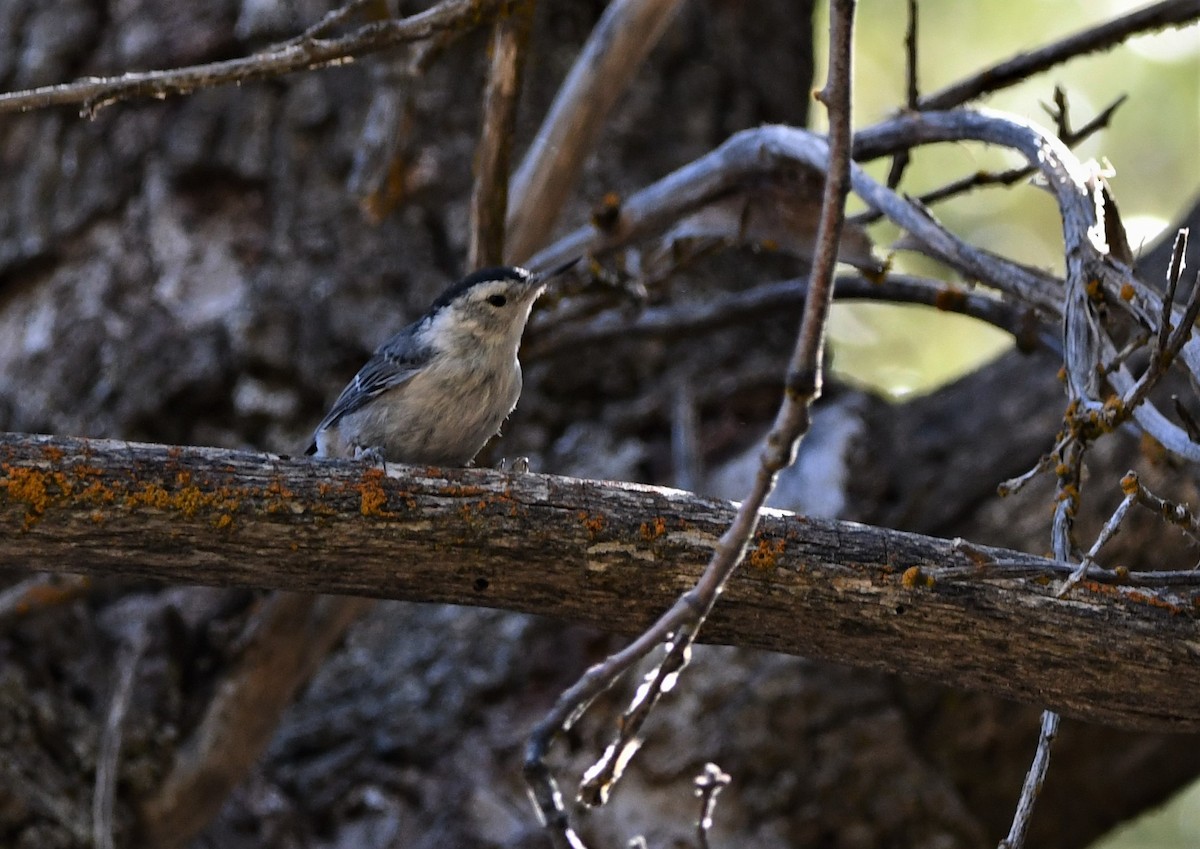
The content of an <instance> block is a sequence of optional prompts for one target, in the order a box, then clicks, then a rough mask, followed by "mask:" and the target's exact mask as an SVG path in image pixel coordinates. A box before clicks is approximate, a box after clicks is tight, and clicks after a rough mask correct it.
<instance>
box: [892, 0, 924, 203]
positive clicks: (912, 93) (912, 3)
mask: <svg viewBox="0 0 1200 849" xmlns="http://www.w3.org/2000/svg"><path fill="white" fill-rule="evenodd" d="M918 10H919V4H918V0H908V28H907V29H906V30H905V32H904V81H905V86H904V106H905V108H906V109H913V110H915V109H916V108H917V102H918V99H919V98H920V96H921V91H920V87H919V86H918V84H917V71H918V66H919V63H918V59H917V56H918V54H917V21H918ZM911 158H912V157H911V155H910V154H909V152H908V151H907V150H902V151H900V152H899V153H897V154H896V156H895V157H893V159H892V167H891V170H889V171H888V177H887V187H888V188H889V189H894V188H896V187H897V186H899V185H900V180H901V178H903V176H904V170H905V169H906V168H908V163H909V161H910V160H911Z"/></svg>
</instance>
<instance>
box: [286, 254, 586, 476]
mask: <svg viewBox="0 0 1200 849" xmlns="http://www.w3.org/2000/svg"><path fill="white" fill-rule="evenodd" d="M574 264H575V263H574V261H572V262H571V263H568V264H567V265H564V266H561V267H559V268H556V269H554V270H553V271H550V272H546V273H543V274H535V273H533V272H530V271H527V270H525V269H524V268H514V267H503V268H485V269H483V270H482V271H476V272H474V273H473V274H469V275H467V276H466V277H464V278H463V279H462V280H461V281H459V282H458V283H456V284H455V285H453V286H451V287H450V288H449V289H447V290H446V291H445V292H444V293H442V295H441V296H440V297H439V298H438V299H437V300H436V301H434V302H433V305H432V306H431V307H430V308H429V311H428V312H426V313H425V315H423V316H421V317H420V318H419V319H417V320H416V321H414V322H413V323H412V324H410V325H408V326H407V327H405V328H404V329H403V330H401V331H400V332H399V333H397V334H396V335H395V336H392V337H391V338H390V339H388V340H387V341H386V342H384V343H383V344H382V345H380V346H379V348H378V349H377V350H376V351H375V354H374V355H373V356H372V357H371V359H369V360H368V361H367V364H366V365H364V366H363V367H362V368H361V369H360V370H359V372H358V374H356V375H355V376H354V379H353V380H351V381H350V383H349V384H347V386H346V388H345V389H343V390H342V394H341V395H339V396H338V398H337V400H336V401H334V403H333V407H332V408H331V409H330V410H329V412H328V413H327V414H326V416H325V418H324V419H322V420H321V423H320V424H319V425H317V429H316V431H315V432H314V433H313V438H312V444H310V445H309V447H308V450H307V451H306V452H305V453H306V454H316V455H317V456H318V457H361V456H367V457H373V458H376V459H380V460H391V461H392V462H397V463H428V464H430V465H435V466H461V465H464V464H466V463H468V462H470V460H471V459H472V458H473V457H474V456H475V455H476V454H478V453H479V449H481V448H483V446H484V445H485V444H486V443H487V441H488V440H489V439H491V438H492V437H493V436H494V435H495V434H496V433H497V432H499V430H500V425H501V424H502V423H503V422H504V420H505V419H506V418H508V414H509V413H511V412H512V411H513V409H514V408H515V407H516V406H517V398H518V397H520V395H521V363H520V362H519V361H518V359H517V348H518V347H519V346H520V344H521V334H522V333H523V332H524V330H525V323H526V322H527V321H528V320H529V312H530V310H531V309H532V308H533V302H534V301H535V300H537V297H538V296H539V295H540V294H541V293H542V291H543V290H544V289H545V288H546V280H547V279H549V278H550V277H553V276H554V275H556V274H559V273H561V272H563V271H565V270H566V269H568V268H570V267H571V265H574Z"/></svg>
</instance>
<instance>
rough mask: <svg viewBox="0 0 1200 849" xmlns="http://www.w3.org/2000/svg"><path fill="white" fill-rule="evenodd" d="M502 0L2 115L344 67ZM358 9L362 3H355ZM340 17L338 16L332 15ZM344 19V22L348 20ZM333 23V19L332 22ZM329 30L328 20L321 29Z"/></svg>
mask: <svg viewBox="0 0 1200 849" xmlns="http://www.w3.org/2000/svg"><path fill="white" fill-rule="evenodd" d="M500 2H501V0H442V2H441V3H439V4H437V5H436V6H434V7H432V8H430V9H426V10H425V11H424V12H419V13H417V14H415V15H410V16H409V17H407V18H402V19H400V20H388V21H373V22H371V23H369V24H366V25H364V26H361V27H359V28H358V29H355V30H353V31H352V32H350V33H347V34H346V35H343V36H339V37H337V38H331V39H323V38H317V37H314V36H308V37H302V38H301V39H300V40H298V41H297V40H295V39H293V40H292V41H289V42H284V43H282V44H279V45H276V46H274V47H271V48H268V49H266V50H264V51H262V52H260V53H255V54H253V55H251V56H243V57H239V58H237V59H227V60H225V61H221V62H210V63H207V64H203V65H190V66H188V67H184V68H171V69H167V70H159V71H132V72H130V73H126V74H121V75H120V76H115V77H85V78H84V79H80V80H76V81H75V82H71V83H59V84H56V85H48V86H41V87H39V88H34V89H28V90H25V91H15V92H8V93H5V94H0V114H2V113H5V112H28V111H30V110H32V109H44V108H46V107H48V106H66V105H79V106H81V107H82V113H83V114H84V115H86V116H88V117H94V116H95V115H96V113H97V112H98V111H99V110H100V109H102V108H103V107H105V106H109V105H111V104H113V103H117V102H118V101H122V100H131V99H134V98H156V99H162V98H165V97H170V96H173V95H180V94H188V93H190V92H193V91H197V90H198V89H203V88H212V87H214V86H220V85H230V84H231V83H243V82H247V81H249V80H256V79H263V78H265V77H276V76H281V75H283V74H290V73H293V72H295V71H302V70H311V69H314V68H321V67H325V66H329V65H341V64H346V63H348V62H352V61H354V59H356V58H357V57H359V56H365V55H367V54H369V53H374V52H377V51H380V50H384V49H386V48H388V47H394V46H395V45H397V44H403V43H405V42H410V41H421V40H423V39H426V38H429V37H430V36H432V35H434V34H436V33H438V32H442V31H445V30H448V29H454V28H457V27H468V26H474V25H475V24H476V23H478V22H479V21H480V19H482V18H485V17H486V16H487V15H488V14H489V13H491V12H492V10H493V9H494V8H495V7H497V6H499V5H500ZM351 5H352V6H354V7H355V9H354V10H355V11H356V10H357V3H352V4H351ZM331 14H337V13H331ZM345 17H346V16H345V15H342V16H340V17H339V18H338V20H339V21H340V20H342V19H344V18H345ZM326 20H328V16H327V18H326ZM317 28H318V29H319V30H321V31H323V29H324V28H325V27H324V21H323V22H322V23H319V24H318V25H317Z"/></svg>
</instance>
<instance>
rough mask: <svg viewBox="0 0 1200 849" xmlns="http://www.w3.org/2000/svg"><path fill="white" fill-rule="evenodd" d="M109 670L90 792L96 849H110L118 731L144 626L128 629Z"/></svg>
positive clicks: (144, 638)
mask: <svg viewBox="0 0 1200 849" xmlns="http://www.w3.org/2000/svg"><path fill="white" fill-rule="evenodd" d="M127 630H128V633H127V635H126V636H125V639H124V640H123V641H122V643H121V647H120V650H119V651H118V653H117V659H116V662H115V663H114V664H113V666H114V667H115V668H116V670H117V682H116V685H115V686H114V687H113V693H112V698H111V699H110V700H109V703H108V716H107V717H106V718H105V721H104V731H103V732H102V734H101V736H100V751H99V752H98V753H97V755H96V783H95V785H94V788H93V792H92V840H93V842H94V843H95V846H96V849H113V847H114V846H115V843H114V840H113V804H114V802H115V801H116V794H117V768H118V766H119V765H120V759H121V737H122V734H121V728H122V726H123V725H124V721H125V714H126V712H127V711H128V710H129V700H130V697H131V696H132V695H133V681H134V676H135V674H136V673H137V668H138V663H139V662H140V661H141V659H142V655H143V654H145V652H146V647H147V645H149V642H150V641H149V637H148V633H147V629H146V622H145V621H144V620H142V619H138V620H137V621H135V622H134V623H133V624H131V625H130V626H129V627H128V629H127Z"/></svg>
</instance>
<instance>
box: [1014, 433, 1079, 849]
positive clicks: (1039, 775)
mask: <svg viewBox="0 0 1200 849" xmlns="http://www.w3.org/2000/svg"><path fill="white" fill-rule="evenodd" d="M1083 450H1084V449H1083V446H1082V445H1081V444H1080V443H1078V442H1074V443H1072V444H1071V445H1069V446H1068V448H1067V455H1068V456H1067V460H1066V462H1065V465H1066V468H1065V469H1064V470H1063V471H1062V472H1060V474H1059V485H1058V496H1057V502H1056V503H1055V505H1054V524H1053V531H1052V541H1053V548H1054V557H1055V559H1056V560H1063V561H1065V560H1069V559H1070V556H1071V547H1072V546H1071V523H1072V520H1073V517H1074V513H1075V510H1076V506H1077V505H1076V499H1077V493H1078V472H1079V470H1080V467H1081V465H1082V462H1083ZM1072 487H1074V489H1072ZM1058 724H1059V716H1058V714H1057V713H1056V712H1055V711H1052V710H1044V711H1042V724H1041V728H1040V730H1039V732H1038V741H1037V748H1036V749H1035V750H1034V754H1033V761H1032V763H1030V765H1029V771H1028V772H1027V773H1026V774H1025V781H1024V783H1023V784H1022V785H1021V795H1020V798H1018V800H1017V808H1016V811H1015V812H1014V813H1013V820H1012V825H1011V826H1010V827H1009V830H1008V836H1007V837H1005V838H1004V839H1003V840H1001V841H1000V843H999V846H998V849H1023V847H1024V846H1025V838H1026V836H1027V835H1028V833H1029V824H1030V820H1031V819H1032V817H1033V808H1034V805H1035V804H1036V803H1037V799H1038V796H1039V795H1041V792H1042V786H1043V785H1044V784H1045V782H1046V772H1047V771H1048V770H1049V769H1050V751H1051V749H1052V748H1053V745H1054V740H1055V738H1056V737H1057V736H1058Z"/></svg>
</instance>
